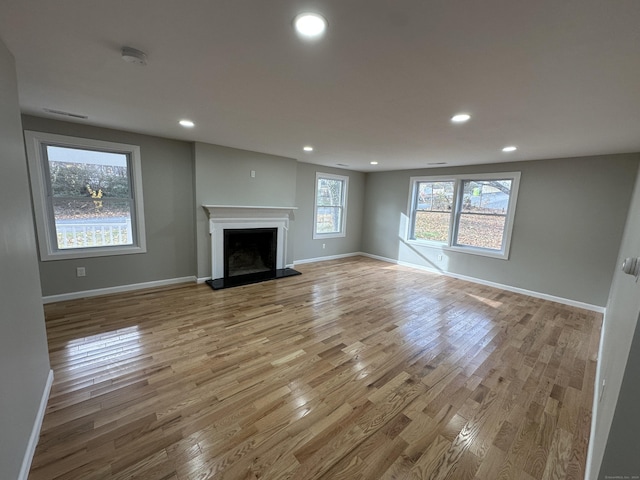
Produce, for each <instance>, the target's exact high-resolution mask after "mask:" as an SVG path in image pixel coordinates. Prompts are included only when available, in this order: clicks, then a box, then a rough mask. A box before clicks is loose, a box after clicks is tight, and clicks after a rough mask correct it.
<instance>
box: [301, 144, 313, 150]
mask: <svg viewBox="0 0 640 480" xmlns="http://www.w3.org/2000/svg"><path fill="white" fill-rule="evenodd" d="M302 149H303V150H304V151H305V152H313V147H312V146H311V145H305V146H304V147H302Z"/></svg>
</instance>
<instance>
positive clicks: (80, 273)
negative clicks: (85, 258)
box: [76, 267, 87, 277]
mask: <svg viewBox="0 0 640 480" xmlns="http://www.w3.org/2000/svg"><path fill="white" fill-rule="evenodd" d="M86 275H87V271H86V270H85V268H84V267H78V268H76V277H85V276H86Z"/></svg>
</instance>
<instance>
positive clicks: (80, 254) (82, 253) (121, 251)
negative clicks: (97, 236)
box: [40, 246, 147, 262]
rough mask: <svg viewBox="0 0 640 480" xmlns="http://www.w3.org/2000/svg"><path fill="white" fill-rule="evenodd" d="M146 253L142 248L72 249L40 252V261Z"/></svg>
mask: <svg viewBox="0 0 640 480" xmlns="http://www.w3.org/2000/svg"><path fill="white" fill-rule="evenodd" d="M136 253H147V249H146V248H144V247H136V246H127V247H104V248H74V249H69V250H57V251H55V252H40V256H41V258H40V260H41V261H43V262H48V261H52V260H71V259H76V258H92V257H109V256H116V255H131V254H136Z"/></svg>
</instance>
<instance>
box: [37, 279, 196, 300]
mask: <svg viewBox="0 0 640 480" xmlns="http://www.w3.org/2000/svg"><path fill="white" fill-rule="evenodd" d="M195 281H196V277H195V276H193V275H192V276H189V277H180V278H169V279H167V280H156V281H153V282H144V283H133V284H131V285H120V286H117V287H107V288H96V289H95V290H83V291H80V292H71V293H62V294H60V295H48V296H46V297H42V303H54V302H64V301H65V300H76V299H78V298H87V297H97V296H98V295H108V294H110V293H121V292H130V291H133V290H142V289H144V288H155V287H165V286H167V285H176V284H178V283H194V282H195Z"/></svg>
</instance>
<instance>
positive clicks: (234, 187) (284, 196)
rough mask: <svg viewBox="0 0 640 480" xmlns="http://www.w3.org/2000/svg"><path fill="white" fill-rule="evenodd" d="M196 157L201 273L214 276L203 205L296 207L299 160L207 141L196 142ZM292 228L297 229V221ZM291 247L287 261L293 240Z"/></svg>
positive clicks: (198, 245)
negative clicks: (212, 143) (297, 166)
mask: <svg viewBox="0 0 640 480" xmlns="http://www.w3.org/2000/svg"><path fill="white" fill-rule="evenodd" d="M194 158H195V211H196V224H197V231H196V235H197V237H196V238H197V252H198V254H197V256H198V270H197V271H198V274H197V276H198V278H207V277H211V251H210V250H211V237H210V235H209V217H208V215H207V212H206V211H205V209H204V208H202V205H242V206H269V207H295V206H296V164H297V162H296V161H295V160H294V159H291V158H285V157H278V156H275V155H268V154H266V153H258V152H250V151H248V150H239V149H237V148H230V147H222V146H219V145H211V144H207V143H196V144H195V145H194ZM252 170H254V171H255V172H256V176H255V177H254V178H252V177H251V171H252ZM290 228H291V229H292V230H293V229H295V221H294V222H292V223H291V227H290ZM291 234H292V233H290V235H291ZM288 247H289V251H288V252H287V258H286V262H287V263H291V262H292V248H293V245H292V242H291V241H289V244H288Z"/></svg>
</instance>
